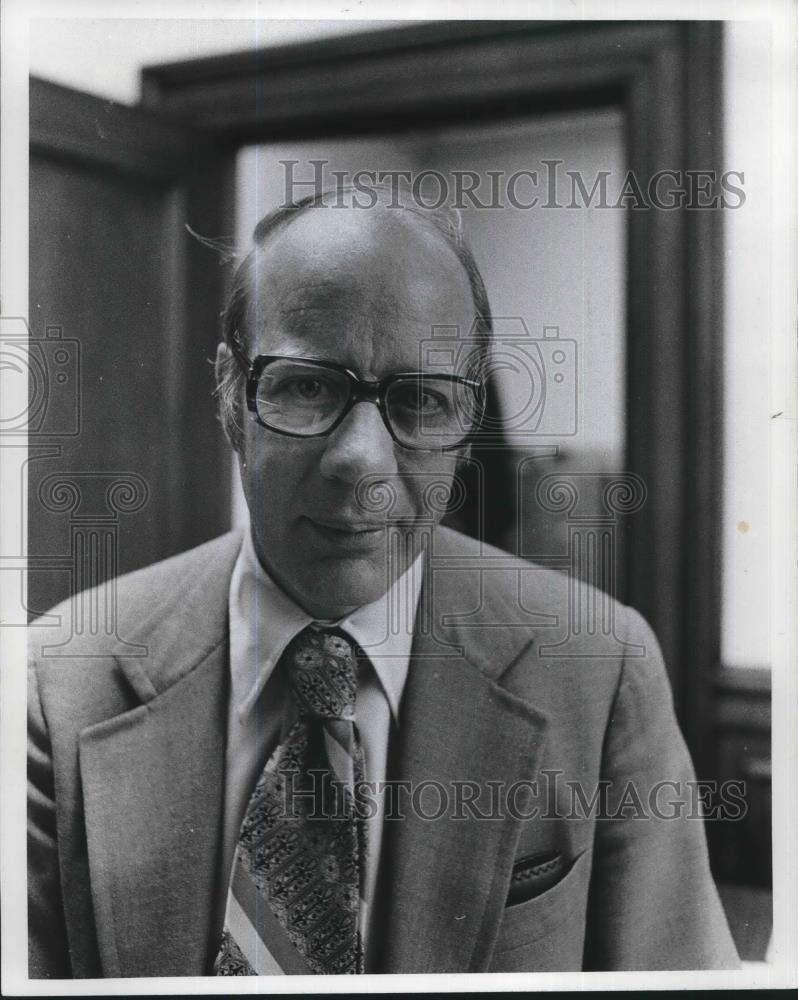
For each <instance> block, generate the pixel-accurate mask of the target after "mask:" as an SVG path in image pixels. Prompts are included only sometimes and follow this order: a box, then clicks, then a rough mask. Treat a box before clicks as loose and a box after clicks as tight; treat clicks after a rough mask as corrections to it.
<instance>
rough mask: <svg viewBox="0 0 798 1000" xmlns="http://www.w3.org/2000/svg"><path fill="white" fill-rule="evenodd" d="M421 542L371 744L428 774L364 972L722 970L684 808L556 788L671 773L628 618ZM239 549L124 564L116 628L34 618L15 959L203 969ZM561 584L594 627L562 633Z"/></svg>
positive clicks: (397, 770) (640, 624)
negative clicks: (414, 588) (391, 687)
mask: <svg viewBox="0 0 798 1000" xmlns="http://www.w3.org/2000/svg"><path fill="white" fill-rule="evenodd" d="M433 540H434V541H433V546H432V558H431V563H430V570H428V572H427V574H426V577H425V581H424V586H423V589H422V597H421V605H420V611H419V616H418V620H417V623H416V637H415V640H414V645H413V653H412V657H411V663H410V668H409V673H408V679H407V685H406V688H405V693H404V697H403V701H402V706H401V715H400V726H399V737H398V742H397V744H396V746H394V747H392V762H393V763H392V765H391V776H392V777H393V778H395V779H397V780H399V781H402V782H409V783H410V785H407V786H405V787H406V788H408V789H410V790H411V792H412V790H413V789H415V790H418V789H419V788H420V787H421V783H427V784H426V785H424V789H425V791H424V794H423V795H422V796H420V797H419V798H418V799H417V800H411V806H412V805H415V806H416V808H412V807H410V808H405V809H404V810H402V811H403V817H404V818H401V819H398V820H386V829H385V835H384V844H383V861H382V864H381V869H380V881H379V888H378V893H377V895H378V899H379V905H380V907H381V909H382V914H381V919H380V921H379V922H378V924H379V926H380V927H381V928H382V929H383V933H382V939H381V941H380V942H379V949H378V953H379V960H378V968H376V969H375V970H373V971H381V972H455V971H471V972H480V971H499V972H507V971H519V970H526V971H542V970H578V969H676V968H685V969H699V968H722V967H734V966H736V965H737V956H736V952H735V949H734V945H733V943H732V941H731V938H730V935H729V931H728V927H727V924H726V920H725V917H724V915H723V911H722V909H721V906H720V903H719V900H718V896H717V893H716V890H715V886H714V884H713V882H712V878H711V875H710V871H709V866H708V861H707V852H706V844H705V836H704V831H703V824H702V822H701V821H700V820H698V821H696V820H695V819H675V820H674V819H670V820H668V819H667V818H657V817H656V816H653V815H650V816H648V817H647V818H646V817H645V816H644V817H641V816H640V815H639V810H638V809H637V808H636V807H635V806H633V808H632V809H631V810H629V809H626V810H625V811H624V810H621V811H620V812H619V813H618V814H617V815H616V818H614V819H611V818H601V817H600V816H598V815H597V810H596V809H590V808H584V807H582V808H580V807H579V801H580V800H579V798H578V797H577V799H576V800H574V793H573V788H574V785H578V787H579V788H581V789H582V792H583V795H584V798H585V802H583V806H584V805H585V803H587V805H588V806H589V800H590V798H591V796H592V795H593V794H594V792H595V791H596V789H597V788H599V787H600V783H601V782H604V787H608V788H609V789H610V790H611V794H612V795H613V796H614V797H615V798H614V799H613V801H614V802H615V803H616V804H617V802H618V800H619V798H620V795H621V790H624V794H627V795H628V794H629V793H628V787H629V783H630V782H631V783H632V786H633V789H634V790H635V791H636V793H637V794H638V798H639V799H640V801H641V802H643V803H645V801H646V800H647V797H650V793H651V790H652V788H655V787H656V783H657V782H659V781H669V782H676V783H685V782H689V781H690V780H691V779H692V778H693V770H692V766H691V763H690V759H689V756H688V754H687V751H686V749H685V746H684V742H683V740H682V737H681V735H680V733H679V730H678V727H677V725H676V722H675V719H674V715H673V709H672V703H671V693H670V689H669V686H668V682H667V678H666V674H665V670H664V668H663V664H662V660H661V657H660V653H659V650H658V647H657V644H656V640H655V639H654V636H653V634H652V633H651V631H650V629H649V628H648V626H647V625H646V623H645V622H644V621H643V619H642V618H641V617H640V616H639V615H638V614H637V613H636V612H634V611H632V610H631V609H628V608H624V607H622V606H620V605H618V604H615V603H612V602H609V599H608V598H606V597H603V596H602V595H599V594H597V592H595V591H592V590H590V588H587V587H584V588H580V587H577V588H572V589H571V591H570V594H571V597H570V599H571V601H572V605H571V609H570V613H569V603H568V602H569V584H568V580H567V578H566V577H564V576H562V575H560V574H559V573H556V572H554V571H551V570H547V569H541V568H540V567H536V566H534V565H533V564H530V563H526V562H522V561H520V560H516V559H514V558H513V557H511V556H508V555H507V554H506V553H501V552H499V551H498V550H496V549H492V548H490V547H487V546H481V545H480V544H479V543H477V542H475V541H473V540H471V539H468V538H466V537H465V536H463V535H460V534H458V533H456V532H452V531H449V530H447V529H443V528H438V529H437V530H436V531H435V532H434V535H433ZM239 545H240V535H238V534H236V533H231V534H229V535H225V536H223V537H221V538H219V539H216V540H214V541H212V542H209V543H208V544H206V545H203V546H201V547H199V548H197V549H194V550H192V551H190V552H187V553H184V554H182V555H179V556H176V557H174V558H172V559H169V560H167V561H165V562H163V563H159V564H157V565H155V566H152V567H149V568H147V569H144V570H140V571H138V572H135V573H132V574H130V575H128V576H125V577H122V578H120V579H119V580H118V581H116V584H115V587H116V606H117V609H118V612H117V621H116V628H115V629H111V630H110V631H115V637H111V638H109V636H108V635H107V634H105V631H104V630H103V629H102V628H100V629H99V631H97V630H95V632H96V634H91V633H92V629H91V628H89V627H87V621H88V620H87V619H79V620H75V621H74V622H73V620H72V618H73V615H71V614H70V613H69V610H68V606H67V605H66V604H65V605H62V606H59V607H58V608H56V609H54V612H53V614H54V615H56V616H60V617H61V620H62V624H61V626H60V628H59V627H53V626H52V625H51V626H50V627H44V626H39V627H36V628H33V629H32V630H31V635H32V640H31V641H32V657H31V667H30V671H29V676H30V691H29V716H30V718H29V727H30V754H29V764H28V772H29V823H28V825H29V848H28V863H29V939H30V958H29V969H30V975H31V976H32V977H46V976H56V977H70V976H75V977H94V976H148V975H203V974H208V973H209V972H210V969H211V966H212V962H213V959H214V957H215V954H216V950H217V946H218V941H219V936H220V933H221V927H218V926H214V922H213V912H214V909H215V907H214V906H213V901H214V900H215V899H217V898H218V896H217V894H218V893H219V892H220V891H222V892H223V891H224V887H220V886H219V885H218V884H217V882H218V868H219V851H220V846H221V832H222V810H223V775H224V756H225V746H226V731H225V727H226V717H227V699H228V692H229V664H228V625H227V600H228V587H229V581H230V575H231V572H232V568H233V565H234V562H235V559H236V555H237V552H238V548H239ZM110 593H112V591H111V592H110ZM108 594H109V592H108V591H106V593H105V598H106V599H107V597H108ZM575 595H576V596H575ZM92 596H93V595H91V594H87V595H84V600H83V601H82V603H81V602H80V601H79V602H77V604H76V605H75V607H76V608H78V607H82V608H84V609H88V608H90V607H91V600H90V599H91V598H92ZM574 600H578V601H581V602H590V601H595V600H599V601H601V600H603V601H604V602H605V604H604V605H603V607H604V609H605V611H606V612H607V614H609V615H610V619H608V618H607V617H606V615H605V618H604V620H605V621H606V620H612V621H613V626H612V628H610V629H609V630H607V629H601V628H599V629H598V630H594V634H592V635H591V634H590V631H591V630H590V629H588V628H584V627H583V628H582V629H581V630H580V629H579V628H576V629H575V628H574V625H577V626H578V625H579V622H578V621H577V620H575V619H574V614H575V608H576V605H575V604H573V602H574ZM97 606H98V605H95V607H97ZM579 606H580V607H582V608H583V610H584V609H585V608H586V607H587V605H586V604H584V603H582V604H580V605H579ZM591 606H592V607H593V608H594V610H595V609H596V607H597V605H595V604H593V605H591ZM51 621H52V619H51ZM569 623H570V624H569ZM574 631H576V632H578V633H579V634H577V635H571V634H570V633H572V632H574ZM569 636H570V638H569ZM135 644H138V648H136V646H135ZM43 646H45V647H47V648H45V649H42V647H43ZM76 650H78V652H79V654H80V655H75V651H76ZM131 652H136V653H138V654H139V655H135V656H134V655H130V654H131ZM64 653H68V654H70V655H67V656H64V655H62V654H64ZM142 653H146V655H140V654H142ZM569 782H571V783H572V784H569ZM434 783H437V784H434ZM458 783H460V784H459V786H458ZM455 787H460V788H461V789H465V791H463V792H462V794H461V801H460V806H459V807H458V804H457V801H456V794H455V793H453V792H452V789H454V788H455ZM671 787H672V786H671ZM441 789H443V792H441ZM469 789H470V791H469ZM475 790H479V796H480V797H479V798H478V800H476V801H468V802H466V800H469V799H471V800H473V798H474V794H475ZM489 792H490V795H495V800H493V804H492V805H491V801H492V800H491V799H490V796H489V794H488V793H489ZM412 794H415V792H412ZM446 796H449V798H448V803H447V809H448V811H447V812H446V814H445V815H443V816H441V817H440V818H433V817H434V816H435V814H436V813H437V811H438V808H439V805H440V802H442V801H443V799H444V798H445V797H446ZM511 800H512V801H511ZM502 803H503V804H502ZM535 807H537V808H538V813H537V814H535V813H534V808H535Z"/></svg>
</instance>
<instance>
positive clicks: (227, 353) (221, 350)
mask: <svg viewBox="0 0 798 1000" xmlns="http://www.w3.org/2000/svg"><path fill="white" fill-rule="evenodd" d="M232 353H233V352H232V351H231V350H230V348H229V347H228V346H227V344H225V342H224V341H223V340H222V341H220V342H219V346H218V347H217V348H216V361H215V362H214V366H213V370H214V373H215V374H216V381H217V383H218V382H219V379H220V378H221V377H222V367H223V365H224V363H225V362H226V361H229V359H230V358H231V357H232Z"/></svg>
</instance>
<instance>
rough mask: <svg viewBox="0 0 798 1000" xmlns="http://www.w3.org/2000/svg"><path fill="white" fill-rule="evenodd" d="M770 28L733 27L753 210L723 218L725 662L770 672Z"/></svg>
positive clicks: (729, 66) (731, 65) (735, 92)
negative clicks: (763, 667) (724, 263)
mask: <svg viewBox="0 0 798 1000" xmlns="http://www.w3.org/2000/svg"><path fill="white" fill-rule="evenodd" d="M771 30H772V26H771V24H770V23H769V22H766V21H746V22H742V21H738V22H728V23H727V25H726V38H725V45H726V51H725V65H724V72H725V82H726V90H725V102H724V105H725V106H724V119H725V121H724V126H725V146H726V149H725V160H726V164H725V165H726V169H728V170H742V171H744V172H745V193H746V201H745V204H744V205H743V206H742V207H741V208H739V209H735V210H732V211H728V212H726V214H725V216H724V222H725V250H726V253H725V260H726V271H725V291H724V311H725V331H724V333H725V337H726V364H725V372H724V374H725V406H724V409H725V417H724V427H723V430H724V437H725V454H724V509H723V512H722V524H723V529H722V538H723V555H724V559H723V609H724V614H723V633H722V660H723V662H724V663H726V664H727V665H731V666H769V665H770V649H769V633H770V610H771V604H772V595H771V589H770V581H771V577H770V560H771V551H770V545H771V538H770V532H771V515H770V499H771V498H770V448H769V444H770V411H769V401H770V384H771V383H770V357H771V354H770V347H771V337H772V335H773V310H772V303H773V297H774V293H775V289H774V286H773V282H772V280H771V267H772V252H773V246H772V237H771V231H770V229H771V205H772V199H773V198H774V197H778V196H779V193H778V192H773V191H771V184H770V180H771V171H772V163H771V155H772V153H771V150H772V144H773V135H772V130H771V123H770V118H769V111H770V107H771V96H772V94H771V88H772V86H773V82H774V81H773V80H772V77H771V72H770V66H771V58H772V55H771V40H770V33H771Z"/></svg>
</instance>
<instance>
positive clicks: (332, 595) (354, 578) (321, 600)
mask: <svg viewBox="0 0 798 1000" xmlns="http://www.w3.org/2000/svg"><path fill="white" fill-rule="evenodd" d="M307 583H308V586H307V588H306V589H305V591H304V595H303V600H302V601H301V603H302V604H303V606H304V607H305V609H306V610H307V612H308V613H309V614H312V615H314V616H315V617H316V618H330V619H338V618H343V617H345V616H346V615H348V614H350V613H351V612H352V611H354V610H355V609H356V608H361V607H363V605H364V604H371V603H372V601H376V600H377V598H379V597H382V595H383V594H384V593H385V592H386V591H387V590H388V588H389V586H390V582H389V581H388V580H387V577H386V572H385V569H384V568H382V569H380V570H375V568H374V567H373V566H366V567H363V566H361V565H358V564H357V563H356V564H355V565H354V566H352V567H348V568H347V569H346V570H339V571H338V572H331V573H325V574H323V579H322V574H319V575H316V576H315V577H314V578H313V580H312V581H310V580H309V581H307Z"/></svg>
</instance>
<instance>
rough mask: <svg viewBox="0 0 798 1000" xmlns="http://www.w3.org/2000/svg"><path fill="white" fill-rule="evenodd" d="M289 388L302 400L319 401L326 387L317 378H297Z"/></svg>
mask: <svg viewBox="0 0 798 1000" xmlns="http://www.w3.org/2000/svg"><path fill="white" fill-rule="evenodd" d="M288 388H289V391H291V392H293V393H294V394H295V395H297V396H300V397H301V398H302V399H318V397H319V396H321V395H322V393H323V392H324V386H323V385H322V383H321V380H320V379H317V378H296V379H294V380H293V382H292V383H290V384H289V386H288Z"/></svg>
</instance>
